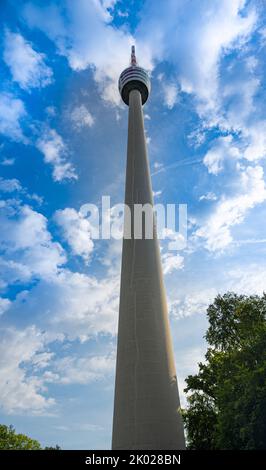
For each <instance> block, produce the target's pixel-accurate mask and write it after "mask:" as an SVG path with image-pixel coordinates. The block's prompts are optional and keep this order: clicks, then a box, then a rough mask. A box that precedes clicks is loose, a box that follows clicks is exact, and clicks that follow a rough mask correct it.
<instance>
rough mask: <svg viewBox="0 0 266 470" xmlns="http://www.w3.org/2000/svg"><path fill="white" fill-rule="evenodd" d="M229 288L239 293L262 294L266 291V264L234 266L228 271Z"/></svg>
mask: <svg viewBox="0 0 266 470" xmlns="http://www.w3.org/2000/svg"><path fill="white" fill-rule="evenodd" d="M228 278H229V287H228V288H229V289H230V290H231V291H233V292H236V293H238V294H245V295H262V294H263V292H266V287H265V279H266V269H265V267H264V266H261V265H257V264H255V263H254V264H251V265H247V266H241V268H240V267H238V268H233V269H231V270H230V271H229V272H228Z"/></svg>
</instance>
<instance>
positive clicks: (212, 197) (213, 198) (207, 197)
mask: <svg viewBox="0 0 266 470" xmlns="http://www.w3.org/2000/svg"><path fill="white" fill-rule="evenodd" d="M216 200H217V196H216V194H214V193H212V192H211V191H209V192H208V193H206V194H203V195H202V196H200V198H199V201H216Z"/></svg>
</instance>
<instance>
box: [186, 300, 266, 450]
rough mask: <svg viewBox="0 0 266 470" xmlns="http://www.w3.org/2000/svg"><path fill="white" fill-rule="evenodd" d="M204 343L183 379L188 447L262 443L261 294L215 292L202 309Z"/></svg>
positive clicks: (264, 362)
mask: <svg viewBox="0 0 266 470" xmlns="http://www.w3.org/2000/svg"><path fill="white" fill-rule="evenodd" d="M207 316H208V320H209V328H208V330H207V333H206V339H207V341H208V343H209V348H208V350H207V353H206V355H205V358H206V361H205V362H204V363H200V364H199V372H198V374H196V375H194V376H192V375H190V376H188V377H187V379H186V383H187V388H186V389H185V391H186V392H187V393H188V394H189V396H188V408H187V409H186V410H183V417H184V423H185V428H186V433H187V440H188V448H190V449H266V295H265V294H264V295H263V296H262V297H259V296H249V297H248V296H243V295H236V294H234V293H231V292H229V293H227V294H225V295H223V296H221V295H218V296H217V297H216V299H215V300H214V302H213V304H212V305H210V306H209V308H208V309H207Z"/></svg>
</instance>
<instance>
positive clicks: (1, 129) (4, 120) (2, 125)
mask: <svg viewBox="0 0 266 470" xmlns="http://www.w3.org/2000/svg"><path fill="white" fill-rule="evenodd" d="M26 115H27V113H26V110H25V107H24V103H23V101H21V100H20V99H18V98H16V97H14V96H13V95H12V94H11V93H0V133H2V134H4V135H5V136H7V137H10V138H11V139H13V140H15V141H24V142H26V138H25V137H24V135H23V131H22V128H21V121H22V120H23V118H25V117H26Z"/></svg>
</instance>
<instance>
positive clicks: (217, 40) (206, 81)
mask: <svg viewBox="0 0 266 470" xmlns="http://www.w3.org/2000/svg"><path fill="white" fill-rule="evenodd" d="M244 5H245V1H244V0H235V1H233V2H232V1H231V0H213V1H212V2H209V0H201V1H199V2H195V3H194V4H193V9H191V5H190V2H188V1H187V0H180V1H178V2H174V1H171V0H169V1H166V2H164V7H163V8H161V4H160V3H159V2H153V1H152V0H149V1H147V2H146V6H145V9H144V14H143V20H142V23H141V25H140V26H139V30H138V37H139V39H142V41H144V42H145V43H146V44H147V47H148V48H149V49H150V51H151V54H152V57H153V58H154V59H155V60H159V61H160V60H168V61H169V62H170V63H173V64H174V65H175V66H176V69H177V76H178V79H179V83H180V85H181V89H182V91H185V92H188V93H195V94H196V95H197V97H198V98H199V99H200V100H201V102H202V103H204V106H207V107H208V108H209V109H211V108H212V107H213V106H215V102H216V98H217V96H216V92H217V87H218V75H219V72H218V71H219V61H220V58H221V57H222V56H223V55H224V53H225V52H228V51H229V50H230V49H232V48H236V47H238V46H239V45H242V44H243V43H244V42H245V41H246V40H247V39H248V37H249V36H250V33H251V31H252V29H253V28H254V25H255V22H256V14H255V12H254V11H252V10H250V9H249V10H248V11H247V12H246V14H245V15H242V9H243V7H244Z"/></svg>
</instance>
